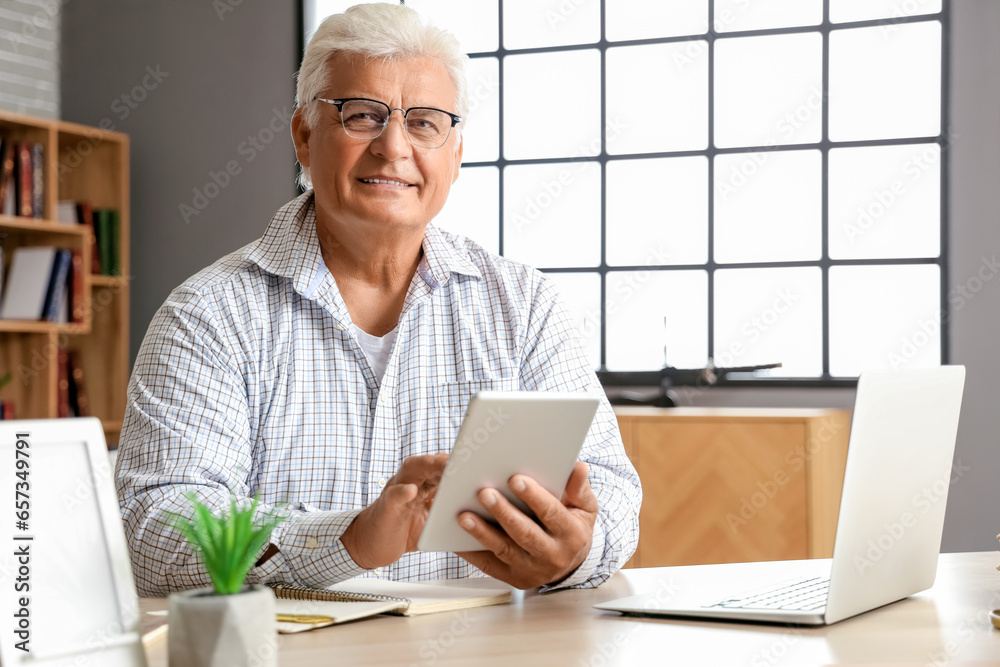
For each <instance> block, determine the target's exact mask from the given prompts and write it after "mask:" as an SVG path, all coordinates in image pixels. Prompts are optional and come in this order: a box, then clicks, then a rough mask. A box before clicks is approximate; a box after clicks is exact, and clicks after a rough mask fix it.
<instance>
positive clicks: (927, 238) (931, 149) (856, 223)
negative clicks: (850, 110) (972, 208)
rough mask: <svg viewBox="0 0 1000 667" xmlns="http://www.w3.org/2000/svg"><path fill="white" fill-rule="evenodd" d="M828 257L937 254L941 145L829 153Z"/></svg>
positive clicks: (853, 149) (939, 227) (875, 147)
mask: <svg viewBox="0 0 1000 667" xmlns="http://www.w3.org/2000/svg"><path fill="white" fill-rule="evenodd" d="M829 248H830V257H832V258H834V259H874V258H882V257H937V256H938V255H939V254H940V252H941V149H940V147H939V146H938V145H937V144H915V145H910V146H874V147H866V148H835V149H833V150H831V151H830V244H829Z"/></svg>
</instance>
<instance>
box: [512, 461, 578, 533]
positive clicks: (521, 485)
mask: <svg viewBox="0 0 1000 667" xmlns="http://www.w3.org/2000/svg"><path fill="white" fill-rule="evenodd" d="M510 490H511V491H513V492H514V495H516V496H517V497H518V498H520V499H521V500H523V501H524V503H525V504H526V505H527V506H528V507H529V508H530V509H531V511H532V512H534V514H535V516H536V517H537V518H538V521H539V522H541V524H542V525H543V526H545V529H546V530H547V531H549V533H551V534H552V535H561V534H563V533H565V532H566V531H567V530H568V529H570V528H571V527H572V525H573V524H572V522H573V516H572V515H571V514H570V513H569V511H568V510H567V509H566V507H565V506H564V505H563V504H562V502H560V500H559V499H558V498H556V497H555V496H553V495H552V494H551V493H549V491H548V489H546V488H545V487H544V486H542V485H541V484H539V483H538V482H536V481H535V480H534V479H532V478H531V477H528V476H527V475H514V476H513V477H511V478H510ZM536 525H537V524H536Z"/></svg>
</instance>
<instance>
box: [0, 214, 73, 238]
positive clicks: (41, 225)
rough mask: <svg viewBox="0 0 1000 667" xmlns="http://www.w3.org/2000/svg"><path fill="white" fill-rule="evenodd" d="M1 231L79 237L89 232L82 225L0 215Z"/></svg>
mask: <svg viewBox="0 0 1000 667" xmlns="http://www.w3.org/2000/svg"><path fill="white" fill-rule="evenodd" d="M3 229H18V230H22V231H26V232H39V233H42V234H60V235H66V236H81V237H82V236H86V235H87V234H88V233H89V231H90V230H89V229H87V228H86V227H84V226H83V225H67V224H66V223H65V222H54V221H52V220H39V219H37V218H22V217H15V216H12V215H0V230H3Z"/></svg>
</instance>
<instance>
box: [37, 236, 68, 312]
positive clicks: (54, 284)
mask: <svg viewBox="0 0 1000 667" xmlns="http://www.w3.org/2000/svg"><path fill="white" fill-rule="evenodd" d="M72 264H73V251H72V250H68V249H66V248H60V249H59V250H57V251H56V262H55V265H53V267H52V274H51V276H50V277H49V285H48V290H47V291H46V295H45V307H44V309H43V312H42V318H43V319H45V320H48V321H49V322H59V321H60V319H61V317H62V316H63V313H64V312H65V311H66V301H67V300H68V299H69V294H68V292H69V290H68V289H67V288H68V281H69V271H70V267H71V266H72Z"/></svg>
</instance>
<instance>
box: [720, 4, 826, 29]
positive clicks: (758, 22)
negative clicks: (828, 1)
mask: <svg viewBox="0 0 1000 667" xmlns="http://www.w3.org/2000/svg"><path fill="white" fill-rule="evenodd" d="M822 20H823V0H769V1H768V2H749V0H715V29H716V31H718V32H734V31H737V30H760V29H763V28H789V27H792V26H800V25H817V24H818V23H819V22H820V21H822Z"/></svg>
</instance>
